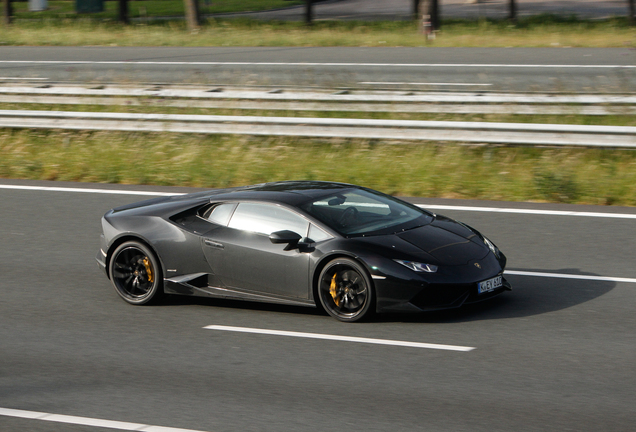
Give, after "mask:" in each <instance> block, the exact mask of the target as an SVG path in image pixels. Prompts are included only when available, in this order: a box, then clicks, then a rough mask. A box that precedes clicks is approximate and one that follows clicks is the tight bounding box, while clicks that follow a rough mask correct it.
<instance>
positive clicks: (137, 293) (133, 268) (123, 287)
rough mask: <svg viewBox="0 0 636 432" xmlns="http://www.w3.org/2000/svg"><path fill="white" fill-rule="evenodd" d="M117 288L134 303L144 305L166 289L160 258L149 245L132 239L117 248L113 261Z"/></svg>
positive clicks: (112, 280) (118, 292)
mask: <svg viewBox="0 0 636 432" xmlns="http://www.w3.org/2000/svg"><path fill="white" fill-rule="evenodd" d="M109 274H110V280H111V282H112V283H113V286H114V287H115V291H116V292H117V294H119V295H120V297H121V298H123V299H124V300H126V301H127V302H128V303H130V304H134V305H142V304H146V303H149V302H150V301H152V300H156V299H158V298H159V297H160V296H161V294H162V293H163V289H162V287H161V285H162V282H163V275H162V273H161V268H160V266H159V260H158V259H157V257H156V256H155V254H154V253H153V252H152V251H151V250H150V248H148V246H146V245H144V244H142V243H139V242H136V241H129V242H126V243H122V244H121V245H119V247H117V249H115V252H113V255H112V257H111V260H110V265H109Z"/></svg>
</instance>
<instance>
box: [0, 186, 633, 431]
mask: <svg viewBox="0 0 636 432" xmlns="http://www.w3.org/2000/svg"><path fill="white" fill-rule="evenodd" d="M0 184H20V185H32V186H37V185H46V186H72V187H80V188H85V187H95V188H105V189H126V190H142V189H145V190H162V191H166V190H171V189H169V188H151V187H141V186H120V185H86V184H81V185H77V184H64V183H47V182H29V181H10V180H3V181H1V182H0ZM173 190H175V191H182V190H183V189H173ZM140 199H143V197H141V196H134V195H118V194H115V195H106V194H95V193H71V192H52V191H34V190H8V189H0V239H1V240H0V273H1V275H2V277H1V278H0V293H1V294H2V295H1V296H0V409H1V408H10V409H20V410H28V411H38V412H44V413H53V414H63V415H71V416H81V417H87V418H94V419H106V420H114V421H126V422H135V423H141V424H147V425H157V426H166V427H172V428H188V429H194V430H200V431H215V432H216V431H219V432H220V431H277V432H278V431H316V430H350V431H376V430H377V431H386V430H392V431H409V432H412V431H414V430H426V431H535V430H536V431H545V430H555V431H556V430H559V431H566V430H575V431H595V432H596V431H600V430H603V431H626V430H631V429H632V428H633V424H634V421H635V420H636V408H635V407H634V400H636V390H635V389H636V374H635V370H634V358H635V355H636V348H635V347H636V338H635V335H636V318H635V317H634V305H635V303H636V284H635V283H632V282H612V281H600V280H572V279H562V278H554V277H549V278H545V277H528V276H509V280H510V281H511V282H512V284H513V286H514V291H512V292H510V293H506V294H503V295H502V296H499V297H498V298H496V299H494V300H492V301H490V302H488V303H484V304H480V305H477V306H473V307H470V308H465V309H462V310H458V311H451V312H443V313H433V314H423V315H408V316H403V315H390V316H382V317H380V318H379V319H378V320H376V321H375V322H370V323H361V324H343V323H339V322H337V321H335V320H334V319H332V318H329V317H328V316H325V315H322V314H320V313H318V312H316V311H314V310H312V309H305V308H296V307H286V306H270V305H259V304H249V303H240V302H229V301H219V300H209V299H207V300H198V299H188V298H175V299H172V300H171V301H169V302H166V303H165V304H163V305H160V306H154V307H133V306H130V305H127V304H126V303H124V302H123V301H122V300H120V299H119V298H118V297H117V296H116V294H115V293H114V290H113V289H112V287H111V286H110V284H109V282H108V281H107V279H106V278H105V277H104V275H102V274H101V273H100V272H99V270H98V269H97V266H96V264H95V262H94V258H93V257H94V255H95V252H96V250H97V248H98V236H99V232H100V223H99V220H100V216H101V215H102V214H103V213H104V212H106V211H107V210H108V209H110V208H111V207H113V206H118V205H122V204H125V203H128V202H132V201H137V200H140ZM415 201H417V202H427V203H429V204H446V205H468V206H474V205H481V206H484V205H485V206H490V207H507V208H518V209H524V208H525V209H528V208H530V209H544V210H566V211H593V212H602V213H628V214H636V211H635V210H634V209H630V208H610V207H591V206H568V205H547V204H527V203H498V202H487V203H484V202H470V201H455V200H433V199H430V200H428V199H427V200H421V199H420V200H415ZM439 212H440V213H443V214H447V215H449V216H452V217H456V218H458V219H460V220H462V221H464V222H466V223H469V224H471V225H473V226H475V227H477V228H479V229H480V230H482V231H483V232H484V233H485V234H486V235H488V236H489V237H490V238H491V239H492V240H493V241H495V242H496V243H497V244H498V245H499V246H500V247H501V249H502V250H504V251H505V253H506V254H507V256H508V258H509V266H508V268H509V269H513V270H518V271H530V272H551V273H558V274H579V275H581V274H584V275H590V276H592V277H595V276H599V275H600V276H611V277H622V278H632V279H633V278H636V267H635V266H634V252H633V251H634V250H635V249H636V236H635V235H634V234H636V232H635V231H636V230H635V228H634V226H635V225H634V219H616V218H604V217H581V216H562V215H561V216H551V215H543V214H522V213H521V214H511V213H485V212H474V211H458V210H454V211H453V210H445V211H439ZM211 324H216V325H228V326H242V327H254V328H265V329H275V330H292V331H303V332H314V333H324V334H335V335H346V336H361V337H371V338H382V339H392V340H403V341H413V342H429V343H439V344H451V345H462V346H470V347H475V349H474V350H473V351H470V352H453V351H440V350H431V349H418V348H407V347H389V346H379V345H369V344H362V343H351V342H337V341H325V340H308V339H298V338H289V337H280V336H268V335H256V334H239V333H227V332H218V331H213V330H205V329H203V327H204V326H207V325H211ZM0 430H2V431H3V432H12V431H27V430H28V431H65V432H67V431H70V432H75V431H94V432H99V431H101V430H104V431H106V430H108V429H104V428H100V427H89V426H76V425H69V424H65V423H52V422H46V421H40V420H35V419H21V418H12V417H7V416H2V415H0Z"/></svg>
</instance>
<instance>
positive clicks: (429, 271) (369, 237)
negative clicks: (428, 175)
mask: <svg viewBox="0 0 636 432" xmlns="http://www.w3.org/2000/svg"><path fill="white" fill-rule="evenodd" d="M102 227H103V231H104V234H103V235H102V236H101V250H100V251H99V252H98V254H97V262H98V264H99V266H100V267H101V268H102V269H103V270H104V271H105V272H106V275H107V276H108V277H109V278H110V280H111V282H112V284H113V286H114V287H115V290H116V291H117V293H118V294H119V295H120V296H121V297H122V298H123V299H124V300H125V301H127V302H128V303H131V304H138V305H140V304H146V303H149V302H151V301H152V300H155V299H157V298H158V297H159V296H160V295H162V294H164V293H167V294H185V295H195V296H209V297H221V298H231V299H241V300H251V301H263V302H275V303H285V304H294V305H304V306H317V307H321V308H324V309H325V310H326V311H327V312H328V313H329V314H330V315H331V316H333V317H335V318H336V319H339V320H341V321H357V320H359V319H361V318H363V317H365V316H368V315H369V314H370V313H372V312H417V311H425V310H435V309H445V308H455V307H459V306H461V305H462V304H465V303H472V302H477V301H480V300H484V299H487V298H490V297H492V296H494V295H497V294H499V293H501V292H502V291H504V290H509V289H510V285H509V284H508V282H507V281H506V280H505V279H504V277H503V271H504V267H505V265H506V257H505V256H504V255H503V253H501V252H500V251H499V249H498V248H497V246H495V245H494V244H493V243H492V242H491V241H490V240H488V239H487V238H486V237H484V236H483V235H481V234H480V233H479V232H478V231H476V230H475V229H473V228H471V227H469V226H467V225H465V224H462V223H461V222H456V221H454V220H452V219H449V218H447V217H443V216H440V215H435V214H433V213H430V212H428V211H426V210H423V209H421V208H419V207H416V206H414V205H412V204H409V203H407V202H404V201H402V200H399V199H396V198H393V197H391V196H388V195H385V194H382V193H380V192H377V191H374V190H371V189H367V188H363V187H359V186H353V185H349V184H342V183H329V182H315V181H290V182H278V183H266V184H261V185H255V186H247V187H241V188H232V189H223V190H214V191H207V192H200V193H194V194H189V195H180V196H173V197H165V198H156V199H151V200H147V201H142V202H139V203H135V204H131V205H126V206H123V207H118V208H116V209H113V210H111V211H109V212H108V213H106V214H105V215H104V217H103V218H102Z"/></svg>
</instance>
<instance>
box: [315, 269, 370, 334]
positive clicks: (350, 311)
mask: <svg viewBox="0 0 636 432" xmlns="http://www.w3.org/2000/svg"><path fill="white" fill-rule="evenodd" d="M318 298H319V299H320V304H321V305H322V306H323V308H324V309H325V310H326V311H327V313H328V314H329V315H331V316H332V317H334V318H336V319H337V320H340V321H345V322H354V321H359V320H361V319H362V318H364V317H368V316H369V315H370V314H371V313H372V312H373V305H374V303H375V296H374V292H373V285H372V283H371V279H370V278H369V277H368V276H367V272H366V271H365V269H364V268H363V267H362V266H361V265H360V264H358V263H357V262H356V261H354V260H351V259H348V258H338V259H335V260H333V261H331V262H329V263H328V264H327V265H326V266H325V268H324V269H323V270H322V272H321V273H320V279H319V280H318Z"/></svg>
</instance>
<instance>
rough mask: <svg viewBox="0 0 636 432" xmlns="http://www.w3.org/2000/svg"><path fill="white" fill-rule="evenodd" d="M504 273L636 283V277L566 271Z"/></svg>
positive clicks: (509, 273)
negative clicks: (592, 274)
mask: <svg viewBox="0 0 636 432" xmlns="http://www.w3.org/2000/svg"><path fill="white" fill-rule="evenodd" d="M504 273H505V274H507V275H518V276H534V277H545V278H558V279H581V280H592V281H603V282H624V283H636V279H631V278H619V277H609V276H587V275H575V274H566V273H541V272H527V271H517V270H506V271H505V272H504Z"/></svg>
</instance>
